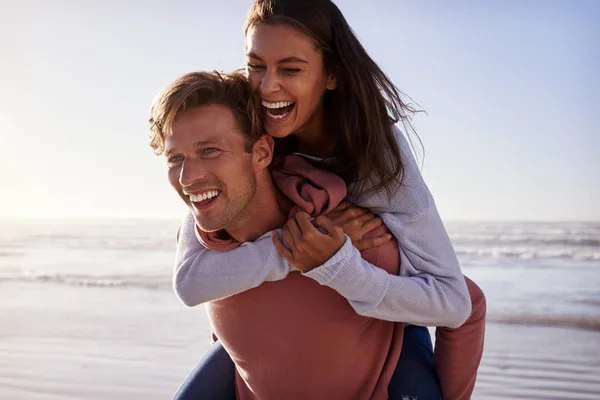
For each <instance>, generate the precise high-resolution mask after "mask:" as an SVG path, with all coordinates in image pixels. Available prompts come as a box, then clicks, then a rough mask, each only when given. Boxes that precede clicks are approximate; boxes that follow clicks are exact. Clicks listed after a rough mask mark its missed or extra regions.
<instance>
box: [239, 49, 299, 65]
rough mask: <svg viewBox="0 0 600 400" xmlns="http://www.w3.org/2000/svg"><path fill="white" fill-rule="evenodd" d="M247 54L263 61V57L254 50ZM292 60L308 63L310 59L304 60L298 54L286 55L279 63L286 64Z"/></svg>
mask: <svg viewBox="0 0 600 400" xmlns="http://www.w3.org/2000/svg"><path fill="white" fill-rule="evenodd" d="M246 56H247V57H249V58H254V59H256V60H259V61H262V58H260V57H259V56H258V54H256V53H253V52H249V53H247V54H246ZM291 62H299V63H304V64H308V61H306V60H303V59H302V58H300V57H296V56H291V57H286V58H282V59H281V60H279V64H285V63H291Z"/></svg>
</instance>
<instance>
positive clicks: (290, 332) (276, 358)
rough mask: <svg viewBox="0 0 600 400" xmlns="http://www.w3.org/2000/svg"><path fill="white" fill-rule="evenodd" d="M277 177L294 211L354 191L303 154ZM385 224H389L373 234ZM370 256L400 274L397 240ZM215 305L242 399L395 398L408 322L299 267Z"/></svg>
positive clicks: (224, 245)
mask: <svg viewBox="0 0 600 400" xmlns="http://www.w3.org/2000/svg"><path fill="white" fill-rule="evenodd" d="M273 179H274V182H275V184H276V185H277V186H278V187H279V189H280V190H281V191H282V192H283V193H284V194H285V195H286V196H288V197H289V198H290V199H291V200H292V201H293V202H294V203H295V204H296V205H295V206H294V207H293V209H292V210H291V211H290V215H294V214H295V213H296V212H297V211H298V210H304V211H306V212H308V213H309V214H311V215H312V216H318V215H321V214H325V213H327V212H328V211H330V210H331V209H333V208H335V207H336V206H337V205H338V204H339V203H340V201H341V200H342V199H343V198H344V197H345V196H346V187H345V184H344V182H343V181H342V180H341V179H340V178H339V177H337V176H336V175H334V174H331V173H329V172H326V171H323V170H319V169H317V168H315V167H313V166H312V165H310V164H309V163H308V162H307V161H305V160H304V159H303V158H301V157H298V156H288V157H286V159H285V162H284V165H283V168H282V169H281V170H276V171H273ZM273 217H276V216H275V213H274V215H273ZM263 218H269V216H268V215H264V216H263ZM384 231H387V228H385V227H383V226H382V227H381V228H380V229H378V230H377V231H375V232H372V233H371V234H372V235H381V234H382V233H383V232H384ZM197 235H198V238H199V240H200V241H201V242H202V244H203V245H204V246H205V247H207V248H209V249H213V250H220V251H226V250H229V249H232V248H235V247H237V246H239V245H240V244H239V243H237V242H235V241H234V240H223V239H219V238H218V237H217V236H216V235H215V234H214V233H206V232H202V231H199V230H197ZM346 240H349V239H346ZM362 256H363V258H364V259H365V260H367V261H369V262H370V263H372V264H374V265H376V266H378V267H379V268H382V269H384V270H386V271H387V272H388V273H390V274H394V275H397V274H398V271H399V263H400V260H399V251H398V247H397V243H396V241H395V240H392V241H390V242H388V243H387V244H386V245H384V246H380V247H378V248H372V249H368V250H365V251H363V252H362ZM238 267H239V268H243V267H244V266H243V265H239V266H238ZM207 312H208V316H209V319H210V322H211V326H212V329H213V332H214V333H215V334H216V336H217V337H218V338H219V340H220V341H221V343H222V344H223V346H224V347H225V349H226V350H227V352H228V353H229V355H230V356H231V358H232V359H233V361H234V362H235V365H236V389H237V396H238V398H239V399H241V400H246V399H261V400H263V399H264V400H268V399H337V398H339V399H386V398H387V386H388V383H389V381H390V378H391V376H392V374H393V372H394V369H395V367H396V363H397V361H398V358H399V355H400V350H401V347H402V334H403V324H402V323H394V322H390V321H384V320H377V319H374V318H369V317H363V316H360V315H358V314H357V313H356V312H355V311H354V309H353V308H352V307H351V306H350V304H349V303H348V301H347V300H346V299H345V298H344V297H342V296H341V295H339V294H338V293H337V292H336V291H335V290H333V289H331V288H329V287H327V286H322V285H320V284H319V283H317V282H316V281H315V280H314V279H311V278H308V277H305V276H303V275H302V274H301V273H299V272H293V273H290V274H289V275H288V276H287V278H285V279H283V280H280V281H275V282H265V283H263V284H262V285H260V286H258V287H256V288H254V289H250V290H247V291H245V292H242V293H239V294H236V295H233V296H230V297H227V298H224V299H221V300H216V301H211V302H209V303H207Z"/></svg>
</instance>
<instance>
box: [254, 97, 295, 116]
mask: <svg viewBox="0 0 600 400" xmlns="http://www.w3.org/2000/svg"><path fill="white" fill-rule="evenodd" d="M261 104H262V106H263V107H264V108H266V112H267V115H268V116H269V117H270V118H273V119H282V118H285V117H286V116H287V115H288V114H289V113H290V111H291V110H292V108H293V107H294V102H293V101H277V102H275V103H269V102H268V101H265V100H263V101H262V102H261ZM286 108H287V110H284V109H286Z"/></svg>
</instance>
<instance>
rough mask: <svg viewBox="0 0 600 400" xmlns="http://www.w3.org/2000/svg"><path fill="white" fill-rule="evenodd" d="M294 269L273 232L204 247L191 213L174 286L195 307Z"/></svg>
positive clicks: (179, 249)
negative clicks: (229, 246)
mask: <svg viewBox="0 0 600 400" xmlns="http://www.w3.org/2000/svg"><path fill="white" fill-rule="evenodd" d="M292 269H293V268H292V266H291V265H290V264H289V263H288V262H287V261H286V260H285V259H284V258H283V257H281V256H280V255H279V253H278V252H277V250H276V249H275V247H274V246H273V242H272V239H271V234H270V232H269V233H266V234H264V235H262V236H261V237H259V238H258V239H257V240H255V241H253V242H246V243H244V244H242V245H241V246H240V247H238V248H236V249H233V250H229V251H225V252H221V251H214V250H209V249H207V248H205V247H204V246H202V244H200V242H199V241H198V239H197V238H196V233H195V221H194V218H193V216H192V215H191V213H188V215H187V216H186V217H185V219H184V220H183V223H182V225H181V228H180V230H179V234H178V241H177V251H176V255H175V271H174V273H173V288H174V289H175V293H176V294H177V297H179V299H180V300H181V301H182V302H183V303H184V304H185V305H187V306H189V307H193V306H196V305H198V304H202V303H204V302H207V301H212V300H218V299H221V298H224V297H228V296H232V295H234V294H236V293H240V292H243V291H245V290H248V289H252V288H254V287H257V286H259V285H260V284H261V283H263V282H265V281H276V280H281V279H283V278H285V277H286V276H287V275H288V273H289V272H290V271H291V270H292Z"/></svg>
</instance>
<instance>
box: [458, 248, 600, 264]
mask: <svg viewBox="0 0 600 400" xmlns="http://www.w3.org/2000/svg"><path fill="white" fill-rule="evenodd" d="M456 255H457V256H459V257H467V258H481V259H518V260H539V259H560V260H574V261H600V250H591V249H568V248H562V249H561V248H557V249H552V248H531V247H525V248H517V247H488V248H485V247H483V248H482V247H462V246H456Z"/></svg>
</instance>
